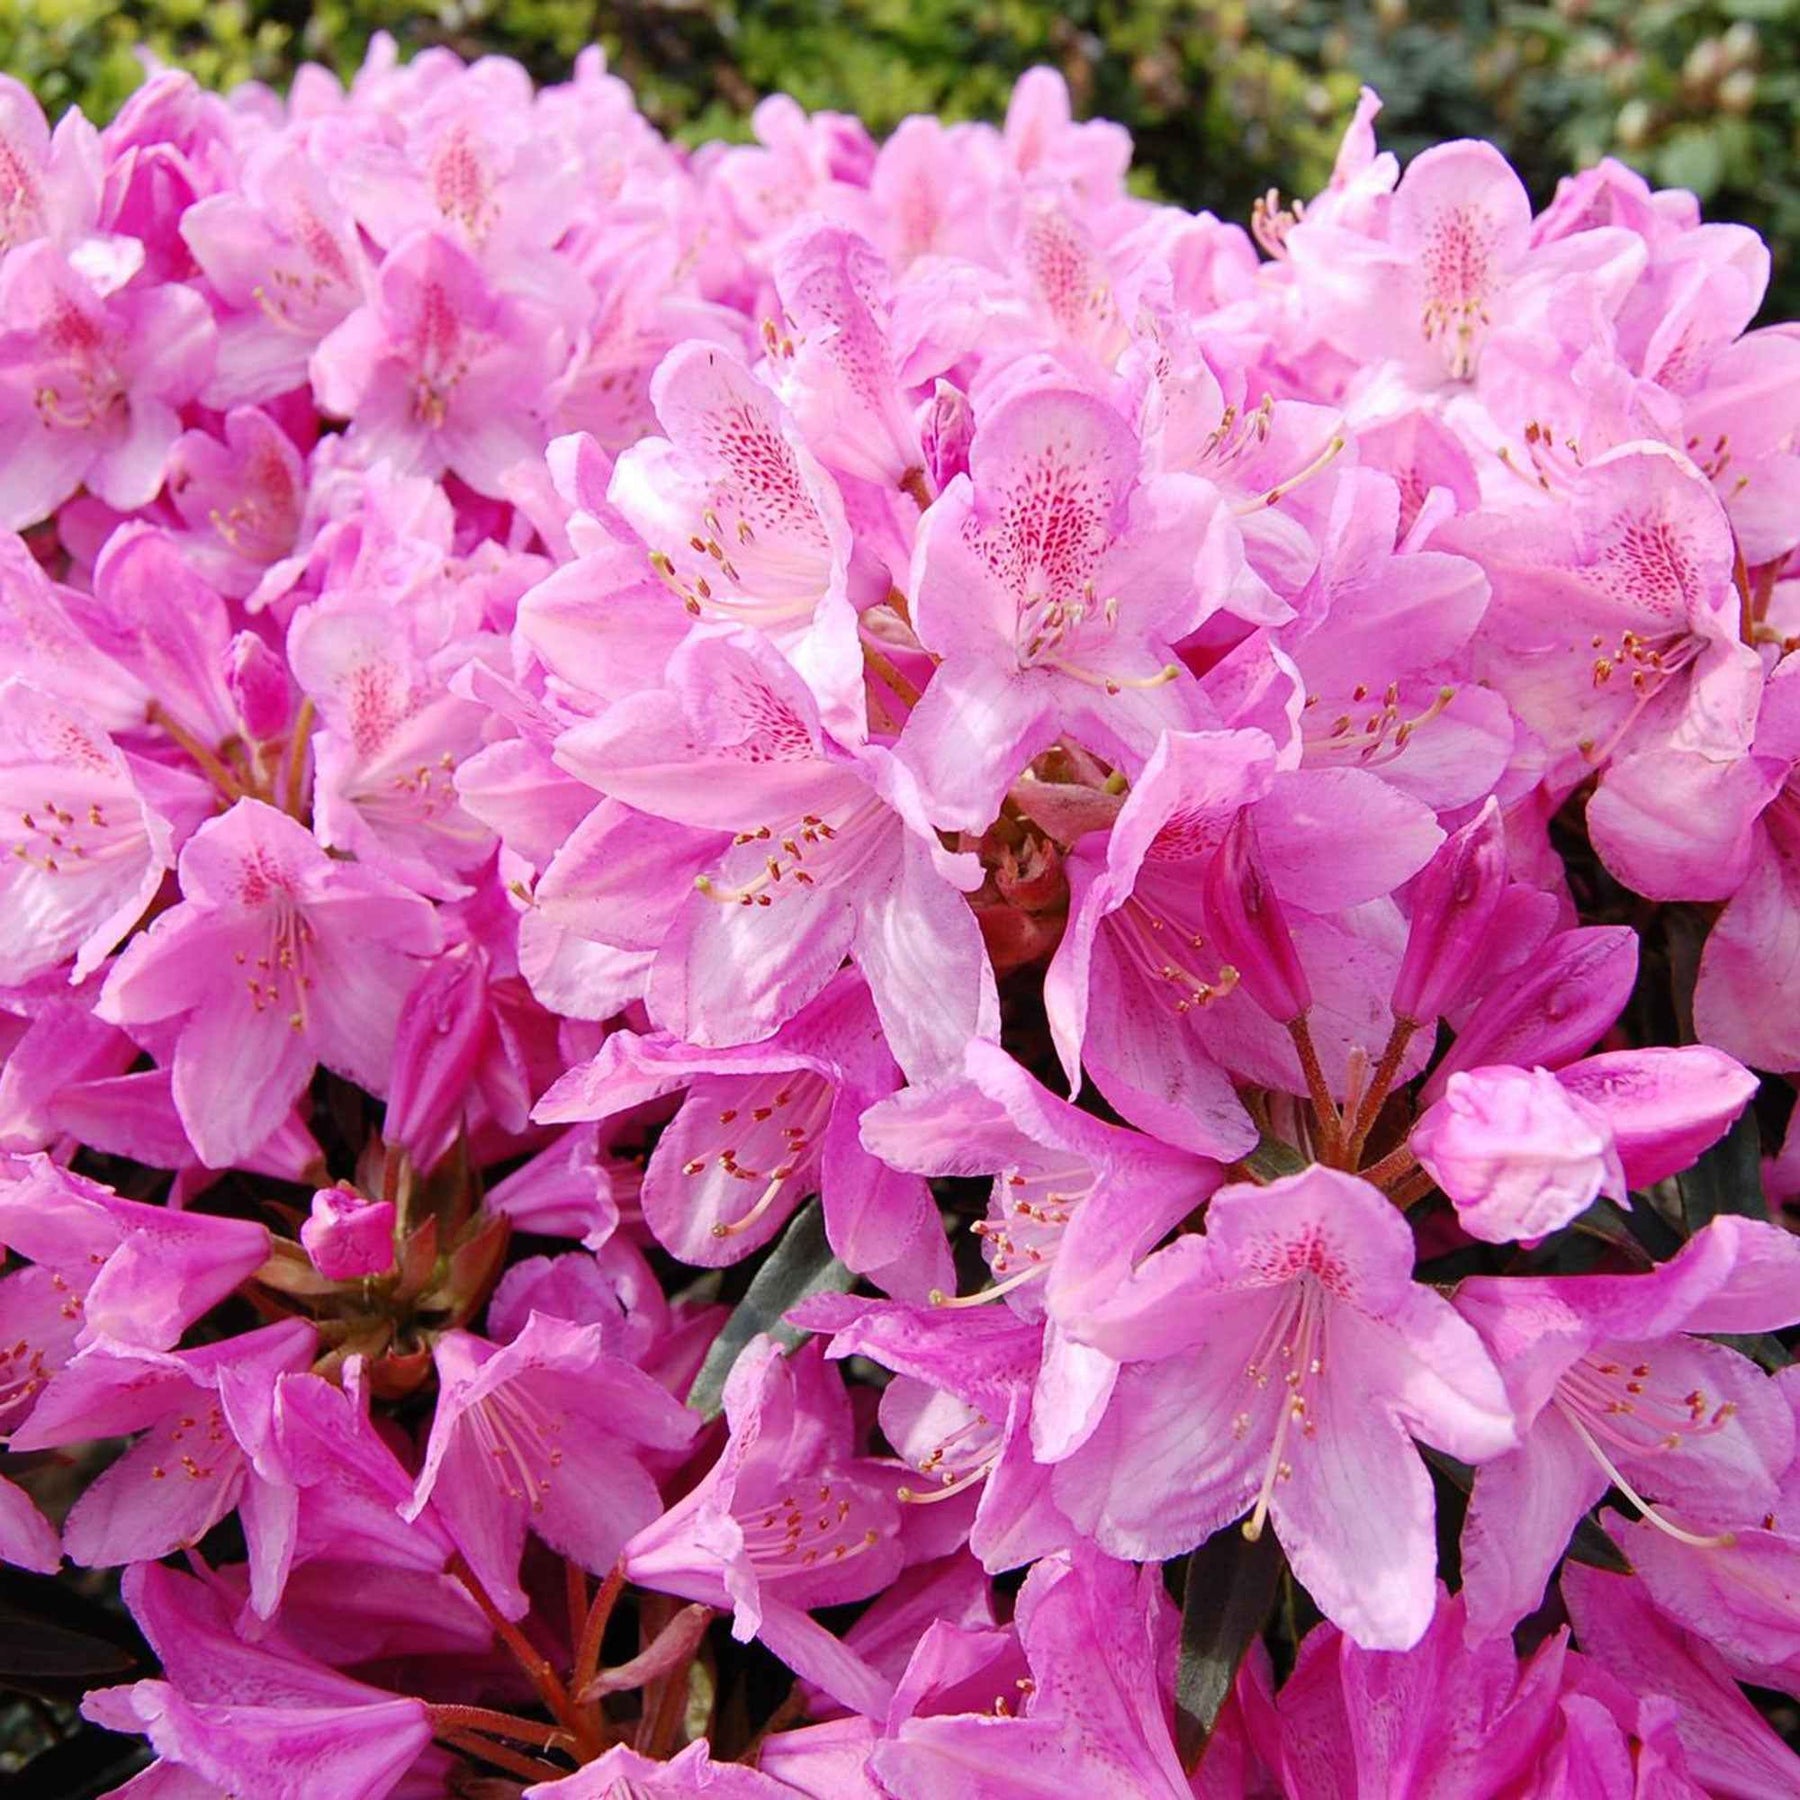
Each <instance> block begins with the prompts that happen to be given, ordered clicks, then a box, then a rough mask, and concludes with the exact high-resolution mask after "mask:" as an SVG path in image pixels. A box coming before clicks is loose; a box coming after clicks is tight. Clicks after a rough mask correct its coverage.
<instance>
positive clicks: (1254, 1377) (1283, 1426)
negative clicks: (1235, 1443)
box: [1231, 1275, 1325, 1543]
mask: <svg viewBox="0 0 1800 1800" xmlns="http://www.w3.org/2000/svg"><path fill="white" fill-rule="evenodd" d="M1324 1373H1325V1296H1324V1293H1323V1292H1322V1290H1321V1289H1320V1287H1319V1284H1318V1282H1317V1281H1316V1280H1315V1279H1314V1278H1313V1277H1312V1276H1310V1275H1302V1276H1300V1277H1299V1278H1298V1279H1297V1280H1296V1281H1295V1282H1294V1283H1293V1285H1292V1289H1291V1291H1290V1293H1289V1294H1288V1296H1287V1297H1286V1299H1285V1300H1284V1301H1283V1302H1282V1303H1281V1304H1280V1305H1279V1306H1278V1307H1277V1308H1276V1309H1275V1311H1274V1312H1273V1313H1272V1314H1271V1315H1270V1318H1269V1322H1268V1324H1267V1325H1266V1326H1265V1327H1264V1329H1263V1334H1262V1336H1261V1337H1260V1338H1259V1339H1258V1340H1257V1344H1256V1348H1255V1350H1254V1351H1252V1353H1251V1356H1250V1360H1249V1361H1248V1362H1247V1363H1245V1365H1244V1379H1245V1380H1246V1381H1247V1382H1248V1383H1249V1384H1250V1386H1251V1387H1252V1389H1254V1390H1255V1392H1256V1393H1257V1394H1261V1393H1262V1392H1264V1391H1265V1390H1266V1389H1267V1388H1268V1386H1269V1384H1270V1383H1271V1382H1272V1381H1279V1382H1280V1385H1281V1391H1280V1392H1279V1393H1278V1394H1277V1396H1276V1402H1275V1430H1274V1433H1273V1435H1272V1436H1271V1438H1270V1440H1269V1455H1268V1460H1267V1461H1266V1462H1265V1463H1264V1465H1263V1478H1262V1485H1261V1486H1260V1487H1259V1488H1258V1489H1257V1492H1256V1502H1255V1504H1254V1505H1253V1506H1252V1508H1251V1510H1250V1516H1249V1518H1247V1519H1246V1520H1245V1521H1244V1524H1243V1533H1244V1536H1245V1538H1246V1539H1247V1540H1248V1541H1249V1542H1251V1543H1255V1542H1256V1540H1257V1539H1258V1538H1260V1537H1261V1536H1262V1533H1263V1525H1264V1523H1265V1522H1266V1521H1267V1519H1268V1516H1269V1505H1270V1502H1271V1501H1272V1500H1273V1499H1274V1497H1275V1487H1276V1484H1277V1483H1278V1482H1282V1481H1288V1480H1291V1479H1292V1478H1293V1473H1294V1468H1293V1464H1292V1463H1291V1462H1290V1461H1289V1460H1288V1451H1289V1449H1290V1439H1291V1440H1292V1446H1291V1447H1295V1448H1297V1447H1298V1446H1299V1445H1300V1444H1302V1443H1304V1442H1306V1441H1307V1440H1308V1439H1310V1438H1312V1437H1314V1436H1316V1435H1317V1431H1318V1428H1317V1426H1315V1425H1314V1423H1313V1421H1312V1419H1311V1418H1309V1417H1308V1414H1307V1395H1308V1392H1309V1391H1313V1392H1316V1391H1317V1383H1318V1380H1319V1378H1320V1376H1322V1375H1323V1374H1324ZM1252 1423H1253V1417H1252V1414H1251V1413H1250V1411H1249V1410H1248V1409H1246V1410H1245V1411H1242V1412H1240V1413H1238V1414H1237V1415H1236V1416H1235V1417H1234V1418H1233V1419H1232V1421H1231V1435H1232V1436H1233V1437H1234V1438H1237V1439H1240V1440H1241V1439H1242V1438H1244V1437H1246V1436H1247V1435H1248V1434H1249V1432H1250V1428H1251V1425H1252Z"/></svg>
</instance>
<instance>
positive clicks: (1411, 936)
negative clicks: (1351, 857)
mask: <svg viewBox="0 0 1800 1800" xmlns="http://www.w3.org/2000/svg"><path fill="white" fill-rule="evenodd" d="M1506 874H1507V862H1506V828H1505V826H1504V825H1503V824H1502V823H1501V818H1500V806H1499V803H1498V802H1497V801H1496V800H1495V799H1494V798H1493V797H1492V796H1491V795H1490V796H1489V798H1488V801H1487V804H1486V805H1485V806H1483V807H1482V809H1481V811H1480V812H1478V813H1477V814H1476V815H1475V817H1474V818H1472V819H1471V820H1470V821H1469V822H1468V824H1466V825H1465V826H1463V828H1462V829H1461V830H1460V831H1458V832H1455V833H1454V834H1453V835H1451V836H1450V837H1448V838H1446V839H1445V840H1444V842H1443V843H1442V844H1441V845H1440V846H1439V847H1438V852H1437V854H1436V855H1435V856H1434V857H1433V858H1432V859H1431V861H1430V862H1429V863H1427V864H1426V865H1425V868H1424V870H1423V871H1422V872H1421V873H1420V875H1419V878H1418V880H1417V881H1416V882H1415V883H1414V884H1413V891H1412V929H1411V930H1410V931H1409V932H1408V934H1407V939H1406V955H1405V956H1404V957H1403V958H1402V959H1401V963H1400V973H1399V974H1398V975H1396V976H1395V977H1394V999H1393V1006H1394V1016H1395V1017H1396V1018H1398V1019H1408V1020H1410V1021H1411V1022H1412V1023H1413V1024H1415V1025H1423V1024H1426V1023H1428V1022H1429V1021H1431V1020H1433V1019H1435V1018H1437V1016H1438V1015H1439V1014H1440V1013H1443V1012H1447V1011H1448V1010H1449V1009H1450V1008H1451V1007H1452V1006H1454V1005H1455V1004H1456V1001H1457V999H1458V997H1459V996H1460V994H1461V993H1462V990H1463V987H1464V985H1465V983H1466V982H1467V981H1468V979H1469V975H1470V971H1471V969H1472V968H1473V967H1474V966H1475V955H1476V952H1477V951H1478V950H1479V949H1480V947H1481V942H1482V939H1483V938H1484V937H1485V936H1486V935H1487V930H1488V927H1489V926H1490V925H1491V924H1492V923H1493V920H1494V914H1495V912H1496V910H1497V909H1498V907H1499V905H1500V898H1501V896H1502V895H1503V894H1504V893H1505V892H1506Z"/></svg>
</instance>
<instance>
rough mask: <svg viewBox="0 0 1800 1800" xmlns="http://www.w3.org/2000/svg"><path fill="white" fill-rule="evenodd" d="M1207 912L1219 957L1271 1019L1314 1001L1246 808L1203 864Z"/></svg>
mask: <svg viewBox="0 0 1800 1800" xmlns="http://www.w3.org/2000/svg"><path fill="white" fill-rule="evenodd" d="M1206 916H1207V920H1208V923H1209V924H1210V925H1211V927H1212V938H1213V946H1214V948H1215V949H1216V950H1217V952H1218V955H1219V960H1220V962H1221V963H1225V964H1229V965H1230V966H1231V967H1232V968H1234V969H1235V970H1236V971H1237V978H1238V981H1239V982H1240V983H1241V985H1242V986H1243V989H1244V991H1245V992H1246V993H1247V994H1248V995H1249V996H1250V998H1251V999H1252V1000H1254V1001H1255V1002H1256V1004H1257V1005H1258V1006H1260V1007H1261V1008H1262V1009H1263V1011H1264V1012H1266V1013H1267V1014H1268V1015H1269V1016H1270V1017H1271V1018H1272V1019H1275V1020H1276V1021H1278V1022H1279V1023H1280V1024H1283V1025H1286V1024H1288V1023H1289V1022H1290V1021H1291V1020H1294V1019H1297V1018H1299V1017H1300V1016H1301V1015H1302V1014H1303V1013H1304V1012H1305V1011H1306V1009H1307V1008H1308V1007H1309V1006H1311V1005H1312V988H1311V986H1310V985H1309V984H1308V982H1307V979H1306V971H1305V970H1304V969H1303V968H1302V967H1301V966H1300V953H1299V952H1298V951H1297V950H1296V949H1295V948H1294V939H1293V934H1292V933H1291V932H1290V931H1289V930H1288V923H1287V916H1286V915H1285V914H1284V913H1283V912H1282V910H1281V902H1280V900H1278V899H1277V898H1276V895H1275V890H1274V888H1273V887H1272V886H1270V884H1269V877H1268V872H1267V870H1265V869H1264V867H1263V861H1262V853H1261V851H1260V850H1258V848H1257V844H1256V828H1255V826H1254V825H1252V824H1251V822H1250V815H1249V814H1248V813H1247V812H1241V813H1239V814H1238V816H1237V818H1236V819H1235V820H1234V821H1233V823H1232V826H1231V829H1230V830H1229V831H1228V832H1226V834H1225V841H1224V842H1223V843H1222V844H1221V845H1220V846H1219V852H1218V854H1217V855H1216V856H1215V857H1214V858H1213V860H1212V866H1211V867H1210V868H1209V869H1208V870H1207V873H1206Z"/></svg>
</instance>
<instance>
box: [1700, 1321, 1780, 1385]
mask: <svg viewBox="0 0 1800 1800" xmlns="http://www.w3.org/2000/svg"><path fill="white" fill-rule="evenodd" d="M1706 1337H1707V1341H1708V1342H1709V1343H1714V1344H1723V1345H1724V1346H1725V1348H1726V1349H1727V1350H1735V1351H1737V1353H1738V1354H1739V1355H1740V1356H1747V1357H1749V1358H1750V1360H1751V1361H1752V1362H1753V1363H1760V1364H1761V1365H1762V1367H1763V1368H1765V1369H1767V1370H1768V1371H1769V1373H1770V1374H1771V1375H1773V1374H1776V1373H1777V1372H1778V1371H1780V1370H1782V1369H1785V1368H1788V1367H1790V1366H1791V1365H1792V1363H1793V1361H1794V1353H1793V1352H1792V1351H1791V1350H1790V1349H1788V1347H1787V1345H1786V1344H1784V1343H1783V1342H1782V1341H1781V1339H1780V1338H1778V1337H1777V1336H1776V1335H1775V1334H1774V1332H1772V1331H1755V1332H1737V1331H1709V1332H1707V1333H1706Z"/></svg>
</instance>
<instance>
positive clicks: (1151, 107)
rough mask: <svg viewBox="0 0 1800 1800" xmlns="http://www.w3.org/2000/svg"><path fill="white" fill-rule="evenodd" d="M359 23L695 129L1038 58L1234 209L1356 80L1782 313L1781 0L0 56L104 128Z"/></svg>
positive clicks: (79, 19)
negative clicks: (1696, 211) (1652, 225)
mask: <svg viewBox="0 0 1800 1800" xmlns="http://www.w3.org/2000/svg"><path fill="white" fill-rule="evenodd" d="M379 29H386V30H390V31H392V32H393V33H394V34H395V36H396V37H398V38H399V39H400V41H401V44H402V47H403V48H404V49H407V50H412V49H416V48H418V47H420V46H422V45H424V44H428V43H444V44H449V45H451V46H453V47H454V48H456V49H457V50H459V51H461V52H463V53H464V54H465V55H471V56H473V55H479V54H481V53H482V52H484V51H500V52H503V53H505V54H507V55H511V56H516V57H518V58H519V59H520V60H521V61H523V62H524V63H526V64H527V65H528V66H529V67H530V68H531V70H532V71H533V73H534V74H536V75H537V76H539V77H540V78H542V79H546V80H551V79H556V78H557V77H558V76H559V75H560V74H561V73H563V72H564V71H565V70H566V68H567V66H568V63H569V61H570V59H571V58H572V57H573V55H574V54H575V52H576V51H577V50H578V49H580V48H581V47H582V46H583V45H584V44H587V43H590V42H594V41H598V42H600V43H602V44H604V45H605V46H606V48H607V52H608V55H609V58H610V60H611V62H612V65H613V66H614V67H615V68H616V69H618V70H619V71H620V72H621V73H622V74H623V75H625V76H626V77H627V78H628V79H629V80H630V81H631V82H632V83H633V85H634V86H635V87H636V88H637V90H638V93H639V95H640V98H641V100H642V103H643V105H644V107H645V109H646V110H647V111H648V112H649V113H650V115H651V116H652V117H653V118H654V119H656V121H657V122H658V123H659V124H660V125H662V126H663V127H664V128H665V129H667V130H669V131H672V132H675V133H678V134H679V135H681V136H683V137H687V138H700V137H707V136H720V135H724V136H735V135H742V133H743V132H744V130H745V120H746V117H747V115H748V113H749V110H750V108H751V107H752V106H753V105H754V104H755V102H756V100H757V99H758V98H759V97H760V96H761V95H763V94H765V93H769V92H772V91H775V90H777V89H786V90H787V91H789V92H791V93H793V94H795V95H796V96H797V97H798V98H799V99H800V100H801V101H802V102H803V103H804V104H805V105H807V106H809V107H835V108H839V109H841V110H844V111H848V112H855V113H858V114H860V115H861V116H862V117H863V118H864V119H866V120H867V121H868V123H869V124H870V126H871V127H872V128H874V129H875V130H876V131H878V132H879V131H884V130H886V129H887V128H889V127H891V126H892V125H893V124H894V123H895V122H896V121H897V120H899V119H901V118H903V117H904V116H905V115H906V114H907V113H909V112H918V111H926V110H930V111H936V112H941V113H944V114H947V115H949V116H951V117H961V118H967V117H980V116H990V117H991V116H994V115H995V114H997V113H998V112H999V111H1000V109H1001V108H1002V107H1003V106H1004V104H1005V96H1006V92H1007V89H1008V88H1009V86H1010V84H1011V82H1012V80H1013V78H1014V77H1015V76H1016V75H1017V74H1018V73H1019V71H1020V70H1021V69H1024V68H1026V67H1028V66H1029V65H1030V64H1032V63H1034V62H1041V61H1049V62H1053V63H1055V64H1057V65H1058V66H1059V67H1061V68H1062V69H1063V71H1064V72H1065V74H1066V75H1067V76H1068V78H1069V81H1070V84H1071V86H1072V88H1073V89H1074V91H1075V94H1076V97H1077V101H1078V103H1079V104H1080V105H1081V106H1082V107H1083V108H1084V109H1085V110H1088V111H1091V112H1096V113H1102V114H1105V115H1107V116H1109V117H1112V118H1117V119H1120V120H1122V121H1123V122H1124V123H1125V124H1127V125H1129V126H1130V127H1131V129H1132V131H1133V133H1134V134H1135V136H1136V138H1137V142H1138V153H1139V159H1140V163H1141V166H1142V170H1143V174H1142V177H1141V179H1142V181H1143V184H1144V186H1145V187H1146V188H1147V189H1149V190H1152V191H1155V192H1157V193H1160V194H1162V195H1164V196H1166V197H1167V198H1169V199H1172V200H1178V201H1180V202H1181V203H1183V204H1185V205H1188V206H1208V207H1211V208H1212V209H1213V210H1214V211H1215V212H1218V213H1221V214H1223V215H1225V216H1228V217H1236V218H1243V217H1245V216H1247V214H1248V211H1249V206H1250V202H1251V200H1252V199H1253V198H1254V196H1255V195H1257V194H1258V193H1260V192H1262V191H1263V190H1264V189H1266V188H1269V187H1272V186H1273V187H1279V188H1281V189H1282V190H1283V191H1284V192H1286V193H1296V192H1298V193H1302V194H1304V193H1306V192H1308V191H1310V190H1311V189H1312V188H1314V187H1316V186H1317V185H1318V183H1319V182H1320V181H1321V180H1322V179H1323V176H1324V173H1325V171H1326V170H1327V169H1328V168H1329V165H1330V158H1331V153H1332V149H1333V147H1334V145H1335V142H1336V139H1337V135H1338V132H1339V130H1340V129H1341V127H1342V123H1343V121H1344V119H1345V118H1346V117H1347V116H1348V113H1349V110H1350V107H1351V106H1352V104H1353V103H1354V100H1355V96H1356V89H1357V87H1358V85H1359V83H1360V82H1362V81H1368V82H1370V83H1372V84H1373V85H1374V86H1375V87H1377V88H1378V89H1379V90H1380V91H1381V94H1382V96H1383V98H1384V99H1385V101H1386V102H1387V110H1386V112H1385V114H1384V116H1383V120H1382V127H1381V128H1382V133H1383V138H1384V141H1385V142H1387V143H1389V144H1391V145H1392V146H1393V147H1394V148H1396V149H1398V150H1400V151H1401V152H1402V153H1406V152H1408V151H1411V150H1414V149H1417V148H1419V147H1421V146H1422V145H1424V144H1426V143H1429V142H1432V141H1435V140H1437V139H1440V138H1444V137H1454V136H1462V135H1471V134H1473V135H1480V136H1485V137H1491V138H1493V139H1495V141H1497V142H1498V143H1499V144H1500V145H1501V146H1502V148H1503V149H1505V150H1506V151H1507V153H1508V154H1509V155H1510V156H1511V157H1512V158H1513V160H1514V161H1515V163H1516V164H1517V165H1518V167H1519V168H1520V170H1521V172H1522V174H1523V175H1524V177H1525V179H1526V182H1527V184H1528V185H1529V186H1530V187H1531V188H1532V190H1533V192H1534V193H1535V194H1536V195H1537V196H1538V198H1539V199H1540V200H1541V199H1544V198H1547V197H1548V195H1549V193H1550V191H1551V190H1552V189H1553V187H1554V186H1555V181H1556V177H1557V175H1558V174H1559V173H1561V172H1562V171H1564V170H1565V169H1567V168H1569V167H1571V166H1576V165H1580V164H1584V163H1589V162H1592V161H1593V160H1594V159H1595V158H1597V157H1599V156H1601V155H1603V154H1606V153H1608V152H1610V153H1612V154H1615V155H1618V156H1622V157H1623V158H1625V159H1626V160H1627V161H1629V162H1632V163H1634V164H1635V165H1636V166H1638V167H1639V168H1641V169H1643V170H1644V172H1645V173H1646V174H1648V175H1649V176H1651V177H1652V178H1653V179H1654V180H1656V181H1658V182H1661V183H1665V184H1672V185H1678V186H1683V187H1690V188H1692V189H1694V190H1695V191H1696V192H1697V193H1699V194H1700V196H1701V198H1702V199H1703V200H1704V201H1705V202H1706V204H1707V207H1708V210H1709V212H1710V213H1711V215H1712V216H1714V217H1718V218H1735V219H1742V220H1744V221H1746V222H1748V223H1750V224H1753V225H1755V226H1757V227H1758V228H1759V229H1761V230H1762V231H1764V232H1765V233H1766V234H1767V235H1768V236H1769V237H1770V239H1771V241H1772V243H1773V244H1774V246H1775V249H1776V255H1777V260H1778V275H1777V284H1778V285H1777V293H1776V295H1775V296H1774V298H1773V301H1772V304H1771V308H1770V310H1771V312H1772V313H1777V314H1788V313H1792V312H1795V311H1800V304H1797V303H1800V269H1797V268H1796V253H1797V252H1800V184H1797V183H1796V181H1795V178H1794V165H1795V160H1796V154H1797V152H1800V0H1554V3H1553V4H1546V5H1521V4H1512V3H1494V0H1439V3H1437V4H1430V3H1421V0H624V3H622V4H619V3H613V0H436V4H434V5H428V6H425V7H423V8H418V7H406V6H401V5H398V4H396V3H395V0H322V3H321V4H319V5H317V6H309V5H306V4H305V3H304V0H125V3H124V4H115V3H114V0H0V68H4V69H6V70H7V71H9V72H11V73H14V74H16V75H19V76H20V77H21V78H22V79H24V80H25V81H27V82H29V83H30V84H31V85H32V86H33V87H35V89H36V90H37V92H38V94H39V95H40V97H41V98H42V100H43V102H44V105H45V107H46V108H47V109H48V110H49V111H50V112H51V113H52V114H53V115H54V114H57V113H60V112H61V111H62V109H63V108H64V107H66V106H69V105H72V104H80V105H82V106H84V107H86V108H87V109H88V111H89V112H90V113H92V114H94V115H95V116H97V117H105V116H107V115H109V114H110V113H112V112H113V111H114V110H116V108H117V107H118V105H119V104H120V102H121V101H122V100H123V99H124V97H125V95H126V94H128V93H129V92H130V90H131V89H132V87H133V86H135V85H136V83H137V81H138V80H139V79H140V74H141V71H140V65H139V63H138V60H137V56H136V50H137V47H138V46H139V45H142V46H144V47H146V48H147V49H149V50H150V51H151V52H152V53H153V54H155V55H156V56H158V57H161V58H163V59H165V60H167V61H172V62H177V63H180V64H181V65H183V66H185V67H187V68H189V69H191V70H192V71H193V72H194V74H195V75H196V76H198V77H199V79H201V80H202V81H205V82H208V83H211V84H213V85H217V86H229V85H231V84H232V83H234V82H237V81H243V80H249V79H255V80H262V81H269V82H273V83H276V84H279V83H280V82H282V81H283V80H284V79H285V77H286V75H287V74H288V72H289V71H290V70H291V69H292V68H293V67H294V65H295V64H296V63H297V62H300V61H303V60H314V61H319V62H323V63H327V64H329V65H331V66H333V67H335V68H337V69H339V70H343V71H347V70H349V69H351V68H353V67H354V66H355V64H356V63H357V61H358V60H359V59H360V57H361V55H362V52H363V48H364V46H365V45H366V43H367V42H368V39H369V36H370V34H371V33H372V32H374V31H376V30H379Z"/></svg>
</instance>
